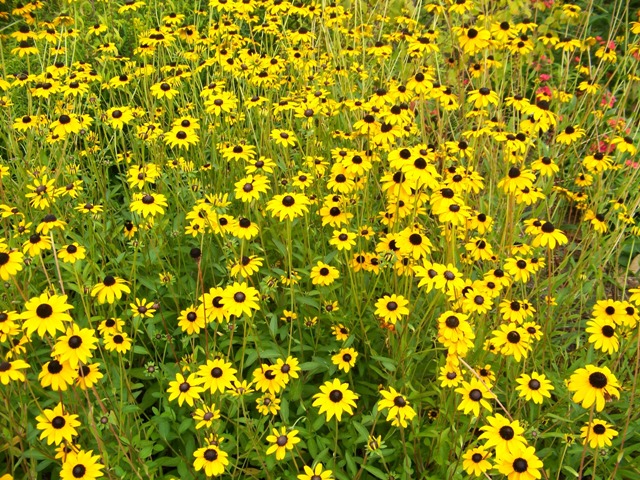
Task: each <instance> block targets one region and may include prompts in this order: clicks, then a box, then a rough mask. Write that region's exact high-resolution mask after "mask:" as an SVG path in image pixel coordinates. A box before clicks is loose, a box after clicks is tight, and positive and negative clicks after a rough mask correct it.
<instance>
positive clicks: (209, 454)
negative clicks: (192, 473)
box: [193, 445, 229, 477]
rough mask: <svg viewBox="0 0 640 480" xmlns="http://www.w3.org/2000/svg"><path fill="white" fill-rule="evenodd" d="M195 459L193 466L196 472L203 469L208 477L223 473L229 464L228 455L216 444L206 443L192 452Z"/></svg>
mask: <svg viewBox="0 0 640 480" xmlns="http://www.w3.org/2000/svg"><path fill="white" fill-rule="evenodd" d="M193 456H194V457H195V460H194V461H193V468H194V469H195V470H196V472H198V471H200V470H203V469H204V473H205V475H207V476H208V477H217V476H219V475H222V474H223V473H224V469H225V467H226V466H227V465H229V458H228V457H229V455H228V454H227V452H225V451H224V450H222V449H220V448H219V447H218V446H216V445H208V446H206V447H202V448H199V449H197V450H196V451H195V452H193Z"/></svg>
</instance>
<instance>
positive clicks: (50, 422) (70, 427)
mask: <svg viewBox="0 0 640 480" xmlns="http://www.w3.org/2000/svg"><path fill="white" fill-rule="evenodd" d="M36 421H37V422H38V424H37V425H36V428H37V429H38V430H40V431H41V433H40V440H42V439H46V440H47V445H51V444H52V443H55V444H56V445H60V443H61V442H62V441H65V442H67V443H71V441H72V440H73V437H74V436H76V435H78V431H77V430H76V427H79V426H80V421H78V415H73V414H70V413H66V412H65V410H64V406H63V405H62V403H58V404H57V405H56V406H55V407H54V408H47V409H45V410H43V411H42V414H41V415H38V416H37V417H36Z"/></svg>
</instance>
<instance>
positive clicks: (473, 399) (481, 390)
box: [455, 378, 494, 417]
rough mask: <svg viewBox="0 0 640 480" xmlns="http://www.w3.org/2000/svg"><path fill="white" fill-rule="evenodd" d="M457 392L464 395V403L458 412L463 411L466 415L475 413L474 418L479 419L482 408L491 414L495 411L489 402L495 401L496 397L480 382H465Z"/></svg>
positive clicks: (474, 380) (462, 402) (474, 379)
mask: <svg viewBox="0 0 640 480" xmlns="http://www.w3.org/2000/svg"><path fill="white" fill-rule="evenodd" d="M455 391H456V393H460V394H462V401H461V402H460V404H459V405H458V410H462V411H463V413H464V414H465V415H468V414H469V413H473V415H474V416H476V417H478V416H479V415H480V407H481V406H482V407H483V408H485V409H486V410H488V411H489V412H491V411H492V410H493V407H492V406H491V404H490V403H489V400H491V399H493V398H494V395H493V393H492V392H491V390H489V389H488V388H487V386H486V385H484V384H483V383H482V382H480V380H478V379H476V378H472V379H471V381H470V382H466V381H463V382H462V385H461V386H460V387H458V388H456V390H455Z"/></svg>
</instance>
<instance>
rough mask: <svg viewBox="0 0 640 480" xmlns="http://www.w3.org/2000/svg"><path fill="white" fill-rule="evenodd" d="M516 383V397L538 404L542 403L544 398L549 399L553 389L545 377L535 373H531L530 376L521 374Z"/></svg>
mask: <svg viewBox="0 0 640 480" xmlns="http://www.w3.org/2000/svg"><path fill="white" fill-rule="evenodd" d="M516 382H518V386H517V387H516V391H518V395H519V396H520V397H522V398H524V399H525V400H526V401H533V403H538V404H541V403H542V401H543V400H544V397H547V398H551V390H553V389H554V388H553V385H552V384H551V382H550V381H549V380H547V377H546V376H545V375H543V374H539V373H537V372H532V373H531V375H528V374H526V373H523V374H522V375H520V377H518V378H517V379H516Z"/></svg>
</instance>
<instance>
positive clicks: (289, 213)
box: [266, 193, 310, 221]
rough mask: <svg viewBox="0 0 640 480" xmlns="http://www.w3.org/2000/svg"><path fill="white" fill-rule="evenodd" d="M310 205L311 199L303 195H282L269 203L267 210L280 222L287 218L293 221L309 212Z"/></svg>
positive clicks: (276, 196)
mask: <svg viewBox="0 0 640 480" xmlns="http://www.w3.org/2000/svg"><path fill="white" fill-rule="evenodd" d="M309 203H310V202H309V198H308V197H307V196H306V195H304V194H302V193H288V194H280V195H275V196H274V197H273V198H272V199H271V200H269V201H268V202H267V208H266V210H267V211H269V212H271V214H272V215H273V216H274V217H278V219H279V220H280V221H282V220H284V219H285V218H288V219H289V220H293V219H294V218H296V217H300V216H302V215H304V214H305V213H307V212H308V211H309V208H308V205H309Z"/></svg>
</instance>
